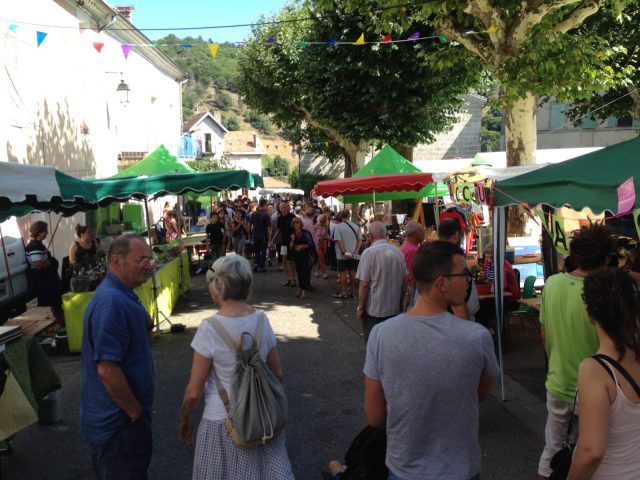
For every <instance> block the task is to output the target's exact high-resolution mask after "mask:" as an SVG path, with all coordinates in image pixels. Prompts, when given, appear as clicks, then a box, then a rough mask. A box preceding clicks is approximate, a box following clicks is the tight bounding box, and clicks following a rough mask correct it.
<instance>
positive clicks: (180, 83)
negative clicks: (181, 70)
mask: <svg viewBox="0 0 640 480" xmlns="http://www.w3.org/2000/svg"><path fill="white" fill-rule="evenodd" d="M188 81H189V79H188V78H185V79H184V80H182V81H181V82H178V85H179V86H180V107H179V108H180V133H182V125H183V124H184V119H183V118H182V85H184V84H185V83H187V82H188Z"/></svg>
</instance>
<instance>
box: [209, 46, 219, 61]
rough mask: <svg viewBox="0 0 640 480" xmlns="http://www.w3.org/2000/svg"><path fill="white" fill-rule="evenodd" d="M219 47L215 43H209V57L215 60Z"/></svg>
mask: <svg viewBox="0 0 640 480" xmlns="http://www.w3.org/2000/svg"><path fill="white" fill-rule="evenodd" d="M219 46H220V45H218V44H217V43H210V44H209V51H210V52H211V56H212V57H213V58H216V55H217V54H218V47H219Z"/></svg>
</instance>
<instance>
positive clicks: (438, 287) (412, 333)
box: [364, 241, 498, 480]
mask: <svg viewBox="0 0 640 480" xmlns="http://www.w3.org/2000/svg"><path fill="white" fill-rule="evenodd" d="M413 275H414V280H415V283H416V288H417V290H418V292H419V297H418V300H417V301H416V304H415V305H414V306H413V308H412V309H411V310H410V311H409V312H407V313H406V314H403V315H399V316H397V317H394V318H391V319H389V320H387V321H385V322H383V323H380V324H379V325H376V326H375V327H373V330H372V332H371V336H370V337H369V343H368V344H367V359H366V363H365V367H364V373H365V413H366V416H367V421H368V423H369V424H370V425H372V426H374V427H386V430H387V455H386V464H387V466H388V467H389V470H390V476H389V478H390V479H391V480H397V479H400V480H409V479H421V480H422V479H445V478H446V479H447V480H470V479H475V478H479V474H480V457H481V455H480V444H479V441H478V424H479V402H481V401H483V400H484V399H486V397H487V396H488V395H489V391H490V390H491V386H492V384H493V381H494V379H495V377H496V375H497V374H498V363H497V361H496V358H495V354H494V351H493V341H492V339H491V335H490V334H489V332H488V331H487V329H486V328H484V327H483V326H482V325H479V324H476V323H472V322H461V321H460V320H459V319H458V318H457V317H454V316H453V315H451V314H450V313H448V312H447V307H448V306H449V305H460V304H462V303H463V302H464V299H465V295H466V291H467V284H468V282H469V281H470V279H471V274H470V272H469V270H468V269H467V267H466V263H465V258H464V255H463V252H462V250H460V248H459V247H457V246H456V245H453V244H452V243H449V242H443V241H437V242H433V243H430V244H428V245H424V246H422V247H421V248H420V250H419V251H418V253H417V254H416V257H415V259H414V262H413Z"/></svg>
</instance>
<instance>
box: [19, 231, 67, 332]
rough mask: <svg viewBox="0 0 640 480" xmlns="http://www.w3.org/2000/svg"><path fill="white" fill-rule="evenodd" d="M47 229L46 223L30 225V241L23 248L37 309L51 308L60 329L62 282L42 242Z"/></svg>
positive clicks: (53, 260)
mask: <svg viewBox="0 0 640 480" xmlns="http://www.w3.org/2000/svg"><path fill="white" fill-rule="evenodd" d="M48 233H49V227H48V225H47V223H46V222H42V221H37V222H35V223H33V224H32V225H31V228H30V229H29V234H30V236H31V241H30V242H29V244H28V245H27V247H26V248H25V253H26V255H27V262H28V263H29V267H30V272H31V278H32V279H33V289H34V293H35V294H36V296H37V297H38V306H39V307H51V313H53V316H54V317H55V319H56V322H57V323H58V325H59V326H60V327H64V325H65V321H64V311H63V310H62V281H61V280H60V276H59V275H58V261H57V260H56V259H55V258H54V257H52V256H51V253H49V250H47V247H45V246H44V243H42V241H43V240H44V239H45V238H46V237H47V234H48Z"/></svg>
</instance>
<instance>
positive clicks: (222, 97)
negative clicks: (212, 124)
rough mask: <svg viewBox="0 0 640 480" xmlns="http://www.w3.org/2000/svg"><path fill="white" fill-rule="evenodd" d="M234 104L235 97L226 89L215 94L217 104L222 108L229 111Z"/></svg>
mask: <svg viewBox="0 0 640 480" xmlns="http://www.w3.org/2000/svg"><path fill="white" fill-rule="evenodd" d="M232 104H233V99H232V98H231V95H229V94H228V93H227V92H225V91H224V90H218V91H217V92H216V96H215V105H216V106H217V107H218V108H220V110H224V111H227V110H229V109H230V108H231V105H232Z"/></svg>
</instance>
